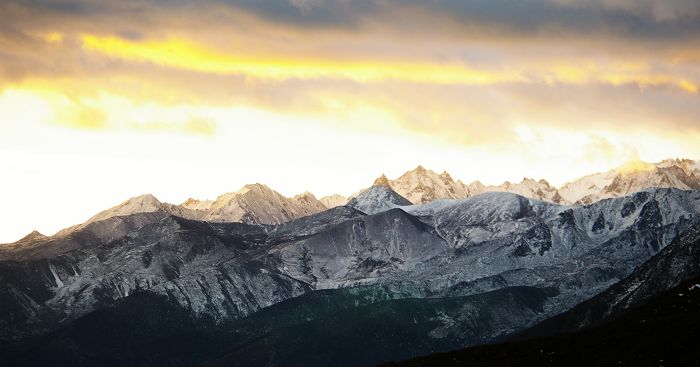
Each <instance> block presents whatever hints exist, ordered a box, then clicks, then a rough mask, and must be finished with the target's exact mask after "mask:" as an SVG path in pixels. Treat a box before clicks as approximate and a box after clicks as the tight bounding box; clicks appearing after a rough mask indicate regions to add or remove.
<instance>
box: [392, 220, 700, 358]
mask: <svg viewBox="0 0 700 367" xmlns="http://www.w3.org/2000/svg"><path fill="white" fill-rule="evenodd" d="M698 304H700V226H697V225H696V226H695V227H693V228H691V229H689V230H688V231H687V232H685V233H684V234H682V235H681V236H679V237H678V238H677V239H676V240H675V241H673V243H672V244H670V245H669V246H667V247H666V248H664V249H663V250H661V252H659V253H658V254H656V255H655V256H653V257H652V258H651V259H649V260H648V261H647V262H645V263H644V264H643V265H641V266H640V267H639V268H637V269H636V270H635V271H634V272H633V273H632V274H631V275H630V276H629V277H627V278H625V279H624V280H623V281H621V282H619V283H617V284H615V285H613V286H612V287H610V288H609V289H607V290H606V291H605V292H602V293H601V294H599V295H597V296H595V297H593V298H591V299H589V300H587V301H585V302H582V303H581V304H579V305H577V306H576V307H574V308H573V309H571V310H570V311H567V312H565V313H563V314H561V315H558V316H556V317H553V318H551V319H548V320H546V321H544V322H542V323H540V324H538V325H536V326H535V327H533V328H530V329H528V330H526V331H525V332H523V333H520V334H518V336H517V338H516V339H515V341H511V342H509V343H503V344H497V345H491V346H483V347H476V348H469V349H464V350H459V351H454V352H450V353H442V354H435V355H431V356H426V357H421V358H417V359H414V360H409V361H406V362H403V363H397V364H391V366H435V365H439V366H492V365H501V364H504V363H509V364H517V365H521V364H522V365H541V364H547V365H567V366H590V365H613V364H617V365H678V366H681V365H683V366H690V365H697V364H700V357H698V354H697V353H696V350H695V348H696V345H697V341H696V338H697V331H698V328H700V321H699V320H700V308H698ZM542 336H546V338H543V337H542ZM534 337H538V338H534ZM387 366H389V365H387Z"/></svg>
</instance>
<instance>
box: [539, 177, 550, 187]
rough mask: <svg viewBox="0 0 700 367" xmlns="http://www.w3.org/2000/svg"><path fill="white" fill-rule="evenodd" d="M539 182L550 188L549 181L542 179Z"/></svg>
mask: <svg viewBox="0 0 700 367" xmlns="http://www.w3.org/2000/svg"><path fill="white" fill-rule="evenodd" d="M537 182H539V183H541V184H542V185H546V186H550V184H549V182H547V180H545V179H544V178H542V179H540V180H539V181H537Z"/></svg>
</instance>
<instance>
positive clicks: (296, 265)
mask: <svg viewBox="0 0 700 367" xmlns="http://www.w3.org/2000/svg"><path fill="white" fill-rule="evenodd" d="M699 213H700V192H696V191H679V190H673V189H664V190H650V191H644V192H640V193H637V194H634V195H632V196H628V197H624V198H617V199H609V200H603V201H600V202H597V203H595V204H593V205H588V206H560V205H556V204H551V203H546V202H541V201H536V200H532V199H527V198H524V197H521V196H518V195H514V194H506V193H487V194H483V195H479V196H475V197H472V198H469V199H464V200H456V201H455V200H452V201H436V202H433V203H430V204H425V205H419V206H406V207H401V208H393V209H390V210H387V211H381V212H378V213H376V214H373V215H366V214H365V213H363V211H360V210H357V209H355V208H351V207H337V208H334V209H332V210H329V211H325V212H322V213H319V214H315V215H312V216H308V217H304V218H301V219H298V220H295V221H292V222H288V223H284V224H281V225H274V226H273V225H248V224H242V223H214V222H202V221H195V220H188V219H183V218H180V217H177V216H174V215H173V214H172V213H171V212H168V211H163V210H155V211H152V212H148V213H140V214H136V215H129V216H126V217H110V218H107V219H105V220H103V221H97V222H93V223H90V224H89V225H86V226H83V227H80V228H77V229H73V230H72V231H67V232H65V233H64V234H62V235H60V236H54V237H46V238H44V237H37V238H36V239H29V240H27V242H26V243H22V244H21V246H20V245H19V244H15V245H8V246H3V247H2V248H1V249H0V259H2V260H1V261H0V329H1V330H2V334H0V338H2V339H4V340H11V339H20V338H23V337H26V336H28V335H30V334H41V333H44V332H47V331H50V330H52V329H55V328H56V327H58V326H60V325H62V324H65V323H67V322H70V321H71V320H74V319H76V318H78V317H80V316H82V315H85V314H86V313H88V312H90V311H92V310H94V309H96V308H99V307H107V306H109V305H111V304H113V303H114V302H117V301H119V300H121V299H124V298H127V297H129V296H130V295H132V294H134V292H141V291H149V292H152V293H155V294H158V295H163V296H166V297H167V298H168V299H169V300H170V301H171V302H176V303H177V304H178V305H179V306H181V307H183V308H185V309H187V310H189V311H190V312H191V313H192V314H194V315H198V316H206V317H208V318H210V319H212V320H214V321H215V322H224V321H226V320H232V319H239V318H241V317H244V316H247V315H251V314H253V313H255V312H257V311H259V310H261V309H263V308H266V307H268V306H271V305H274V304H277V303H279V302H281V301H284V300H288V299H290V298H294V297H297V296H299V295H302V294H304V293H307V292H310V291H312V290H319V289H336V288H348V287H369V286H372V287H381V288H382V289H383V290H384V291H385V292H387V293H388V294H389V296H388V297H389V298H407V297H412V298H444V297H465V296H470V295H476V294H480V293H483V292H490V291H495V290H498V289H505V288H508V287H520V286H527V287H537V288H547V289H556V290H557V291H556V292H555V293H553V294H556V295H553V296H552V298H551V299H548V301H547V303H546V304H545V305H543V307H542V311H541V312H540V313H538V314H537V315H531V316H528V318H526V319H525V318H519V319H517V320H518V321H517V323H518V324H517V325H515V324H513V323H514V322H515V321H503V324H502V325H501V324H499V325H491V326H490V327H491V328H493V329H494V330H510V331H514V330H519V329H521V328H524V327H526V326H529V325H530V324H532V323H534V322H537V321H539V320H541V319H544V318H546V317H549V316H551V315H554V314H556V313H559V312H562V311H564V310H566V309H568V308H570V307H572V306H573V305H574V304H576V303H578V302H580V301H582V300H583V299H586V298H589V297H590V296H592V295H594V294H596V293H598V292H600V291H601V290H602V289H604V288H606V287H608V286H609V285H610V284H612V283H615V282H617V281H618V280H620V279H622V278H624V277H625V276H627V275H629V274H630V273H631V272H632V269H633V268H634V267H635V266H638V265H639V264H641V263H642V262H644V261H645V260H647V259H648V258H649V257H651V256H652V255H654V254H656V253H657V252H658V251H659V250H660V249H663V248H664V247H665V246H666V245H667V244H669V243H670V242H671V241H672V240H673V239H674V238H675V237H676V236H677V235H678V234H679V233H681V232H683V231H685V230H686V229H688V228H690V226H691V225H692V224H693V223H695V222H697V219H698V214H699ZM601 218H602V219H601ZM474 312H479V311H478V310H474ZM446 317H447V318H448V319H449V315H448V316H446ZM448 319H445V320H443V321H444V322H442V323H441V325H442V326H440V327H441V329H440V330H435V333H434V335H454V333H464V332H465V331H464V328H465V327H466V326H464V325H463V324H462V323H455V324H454V325H459V327H457V326H455V329H454V330H452V329H450V325H451V324H450V320H448ZM493 322H496V323H498V322H500V321H498V320H495V321H493ZM507 323H510V324H508V325H506V324H507ZM470 332H472V333H473V332H478V331H474V330H472V331H470ZM494 335H495V334H494ZM498 335H501V334H498Z"/></svg>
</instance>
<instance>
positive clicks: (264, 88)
mask: <svg viewBox="0 0 700 367" xmlns="http://www.w3.org/2000/svg"><path fill="white" fill-rule="evenodd" d="M699 93H700V2H699V1H697V0H678V1H674V0H666V1H661V0H659V1H654V0H583V1H574V0H539V1H526V0H523V1H510V0H475V1H469V0H464V1H457V0H432V1H430V0H336V1H332V0H241V1H234V0H228V1H227V0H219V1H203V0H199V1H195V0H177V1H164V0H145V1H132V0H118V1H117V0H115V1H106V0H105V1H88V0H29V1H13V0H9V1H8V0H5V1H2V2H0V172H1V175H2V181H1V182H2V183H1V184H0V200H1V202H2V209H3V210H2V213H1V214H0V223H2V225H1V226H0V227H1V228H0V243H1V242H9V241H14V240H17V239H19V238H20V237H22V236H23V235H25V234H26V233H28V232H30V231H31V230H33V229H38V230H40V231H42V232H44V233H45V234H53V233H54V232H55V231H57V230H59V229H61V228H63V227H66V226H68V225H72V224H76V223H79V222H82V221H84V220H86V219H88V218H89V217H90V216H91V215H92V214H95V213H96V212H98V211H100V210H102V209H105V208H107V207H110V206H113V205H115V204H117V203H119V202H121V201H123V200H125V199H126V198H128V197H131V196H136V195H139V194H143V193H153V194H154V195H156V196H157V197H158V198H159V199H161V200H162V201H168V202H174V203H180V202H182V201H184V200H185V199H187V198H188V197H195V198H201V199H206V198H210V199H211V198H215V197H216V196H217V195H219V194H222V193H225V192H230V191H236V190H238V189H239V188H240V187H241V186H242V185H244V184H246V183H254V182H261V183H265V184H267V185H269V186H270V187H272V188H273V189H275V190H277V191H279V192H281V193H282V194H284V195H293V194H297V193H301V192H303V191H307V190H308V191H311V192H313V193H314V194H316V195H317V196H319V197H320V196H323V195H328V194H332V193H340V194H344V195H347V194H351V193H353V192H355V191H357V190H359V189H361V188H364V187H367V186H368V185H370V184H371V183H372V181H373V180H374V178H376V177H377V176H379V175H380V174H381V173H386V174H387V176H389V177H390V178H395V177H397V176H398V175H400V174H401V173H403V172H405V171H406V170H409V169H412V168H414V167H415V166H417V165H419V164H422V165H424V166H425V167H428V168H431V169H433V170H436V171H442V170H447V171H449V172H450V173H451V174H452V176H453V177H455V178H459V179H462V180H463V181H465V182H471V181H473V180H476V179H479V180H481V181H482V182H484V183H488V184H499V183H501V182H503V181H504V180H510V181H520V180H521V179H522V178H523V177H524V176H528V177H533V178H536V179H539V178H545V179H547V180H549V182H551V183H553V184H556V185H560V184H562V183H564V182H566V181H568V180H572V179H575V178H577V177H579V176H581V175H584V174H588V173H593V172H597V171H603V170H608V169H610V168H613V167H616V166H619V165H621V164H623V163H625V162H626V161H629V160H631V159H637V158H639V159H642V160H645V161H659V160H662V159H664V158H671V157H674V158H675V157H685V158H691V159H698V158H700V94H699Z"/></svg>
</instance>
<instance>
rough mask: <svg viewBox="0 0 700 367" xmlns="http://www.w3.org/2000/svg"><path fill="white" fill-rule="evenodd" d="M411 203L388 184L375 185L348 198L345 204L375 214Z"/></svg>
mask: <svg viewBox="0 0 700 367" xmlns="http://www.w3.org/2000/svg"><path fill="white" fill-rule="evenodd" d="M409 205H412V204H411V202H410V201H408V200H407V199H406V198H404V197H403V196H401V195H399V194H397V193H396V192H395V191H394V190H392V189H391V188H390V187H389V186H384V185H375V186H372V187H370V188H368V189H366V190H364V191H361V192H360V193H359V195H357V196H356V197H354V198H352V199H350V201H349V202H348V203H347V206H349V207H352V208H355V209H357V210H359V211H361V212H363V213H366V214H377V213H380V212H384V211H387V210H389V209H392V208H398V207H401V206H409Z"/></svg>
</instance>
